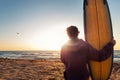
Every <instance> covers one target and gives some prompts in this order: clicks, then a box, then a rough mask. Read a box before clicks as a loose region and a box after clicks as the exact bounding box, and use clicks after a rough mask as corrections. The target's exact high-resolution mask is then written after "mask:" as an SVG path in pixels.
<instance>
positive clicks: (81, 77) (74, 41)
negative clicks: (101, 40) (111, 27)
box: [61, 26, 115, 80]
mask: <svg viewBox="0 0 120 80" xmlns="http://www.w3.org/2000/svg"><path fill="white" fill-rule="evenodd" d="M67 34H68V37H69V39H70V40H68V41H67V43H65V44H64V45H63V46H62V48H61V61H62V62H63V63H64V65H65V72H64V78H65V80H88V78H89V75H90V74H89V70H88V67H87V66H86V65H87V64H88V62H89V60H95V61H102V60H105V59H107V58H108V57H109V56H110V55H111V54H112V53H113V52H112V51H113V46H114V45H115V40H111V41H110V42H109V43H108V44H107V45H106V46H105V47H104V48H103V49H102V50H99V51H98V50H96V49H95V48H93V47H92V46H91V45H90V44H89V43H87V42H86V41H83V40H82V39H79V38H78V34H79V31H78V28H77V27H76V26H70V27H68V28H67Z"/></svg>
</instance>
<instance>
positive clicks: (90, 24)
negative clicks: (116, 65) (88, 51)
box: [83, 0, 113, 80]
mask: <svg viewBox="0 0 120 80" xmlns="http://www.w3.org/2000/svg"><path fill="white" fill-rule="evenodd" d="M83 8H84V30H85V39H86V41H87V42H88V43H90V44H91V45H92V46H93V47H94V48H96V49H97V50H100V49H102V48H103V47H104V46H105V45H106V44H107V43H108V42H110V40H111V39H112V38H113V32H112V23H111V17H110V11H109V8H108V3H107V0H84V5H83ZM112 63H113V55H111V56H110V57H109V58H108V59H106V60H104V61H101V62H97V61H92V60H91V61H90V62H89V68H90V72H91V77H92V79H93V80H107V79H108V78H109V76H110V73H111V69H112Z"/></svg>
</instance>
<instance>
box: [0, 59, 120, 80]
mask: <svg viewBox="0 0 120 80" xmlns="http://www.w3.org/2000/svg"><path fill="white" fill-rule="evenodd" d="M63 71H64V65H63V64H62V63H61V62H60V61H48V60H23V59H7V58H6V59H3V58H0V80H64V78H63ZM109 80H120V63H114V65H113V71H112V74H111V77H110V79H109Z"/></svg>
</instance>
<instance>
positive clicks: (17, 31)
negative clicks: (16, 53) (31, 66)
mask: <svg viewBox="0 0 120 80" xmlns="http://www.w3.org/2000/svg"><path fill="white" fill-rule="evenodd" d="M108 3H109V7H110V12H111V17H112V24H113V34H114V39H115V40H116V42H117V44H116V46H115V49H119V50H120V28H119V27H120V22H119V21H120V10H119V8H120V0H108ZM70 25H75V26H77V27H78V28H79V30H80V35H79V38H82V39H84V29H83V26H84V25H83V0H0V50H60V47H61V46H62V44H63V43H65V42H66V41H67V40H68V37H67V35H66V27H68V26H70Z"/></svg>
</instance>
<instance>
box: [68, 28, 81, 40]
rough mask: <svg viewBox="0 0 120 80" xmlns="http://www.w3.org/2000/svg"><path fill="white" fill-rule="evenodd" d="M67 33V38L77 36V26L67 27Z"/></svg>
mask: <svg viewBox="0 0 120 80" xmlns="http://www.w3.org/2000/svg"><path fill="white" fill-rule="evenodd" d="M67 34H68V36H69V38H77V37H78V34H79V31H78V28H77V27H76V26H70V27H68V28H67Z"/></svg>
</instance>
